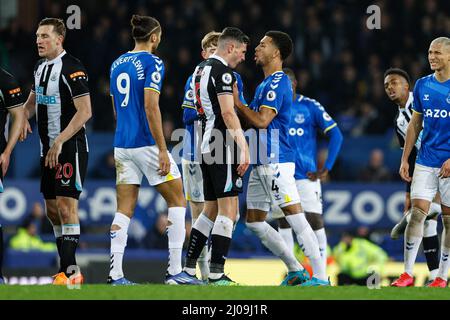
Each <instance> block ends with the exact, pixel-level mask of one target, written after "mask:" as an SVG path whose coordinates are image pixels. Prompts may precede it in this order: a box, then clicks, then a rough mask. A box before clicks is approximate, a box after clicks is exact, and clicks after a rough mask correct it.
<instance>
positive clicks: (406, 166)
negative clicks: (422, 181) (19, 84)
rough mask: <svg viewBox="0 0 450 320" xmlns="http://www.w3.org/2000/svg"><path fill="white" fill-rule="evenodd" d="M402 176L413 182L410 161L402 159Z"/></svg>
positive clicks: (405, 179)
mask: <svg viewBox="0 0 450 320" xmlns="http://www.w3.org/2000/svg"><path fill="white" fill-rule="evenodd" d="M398 173H399V174H400V177H401V178H402V179H403V180H404V181H406V182H411V177H410V176H409V163H408V161H402V163H401V165H400V170H399V171H398Z"/></svg>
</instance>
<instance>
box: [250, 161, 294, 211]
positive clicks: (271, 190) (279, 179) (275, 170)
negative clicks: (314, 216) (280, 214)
mask: <svg viewBox="0 0 450 320" xmlns="http://www.w3.org/2000/svg"><path fill="white" fill-rule="evenodd" d="M258 171H259V176H260V178H261V180H262V181H263V184H264V186H265V190H266V191H267V193H268V194H269V197H270V200H271V202H272V204H273V205H278V206H280V207H281V208H282V209H283V208H287V207H291V208H293V207H295V208H296V210H300V209H299V208H300V198H299V195H298V191H297V187H296V185H295V178H294V173H295V164H294V163H293V162H287V163H278V164H268V165H262V166H259V167H258ZM296 210H294V211H296ZM283 211H284V212H285V213H286V210H283ZM295 213H298V211H297V212H295Z"/></svg>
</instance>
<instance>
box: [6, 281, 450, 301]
mask: <svg viewBox="0 0 450 320" xmlns="http://www.w3.org/2000/svg"><path fill="white" fill-rule="evenodd" d="M24 299H26V300H47V299H48V300H55V299H56V300H114V299H119V300H428V299H432V300H450V288H445V289H442V288H423V287H417V288H390V287H382V288H381V289H372V290H370V289H368V288H366V287H357V286H348V287H320V288H301V287H276V286H272V287H271V286H236V287H212V286H168V285H153V284H147V285H137V286H128V287H111V286H108V285H83V286H81V288H80V289H68V288H67V287H64V286H60V287H56V286H52V285H44V286H37V285H35V286H18V285H14V286H13V285H11V286H8V285H5V286H0V300H24Z"/></svg>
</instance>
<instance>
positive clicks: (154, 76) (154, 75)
mask: <svg viewBox="0 0 450 320" xmlns="http://www.w3.org/2000/svg"><path fill="white" fill-rule="evenodd" d="M151 77H152V81H153V82H155V83H159V82H160V81H161V74H160V73H159V72H158V71H155V72H153V73H152V75H151Z"/></svg>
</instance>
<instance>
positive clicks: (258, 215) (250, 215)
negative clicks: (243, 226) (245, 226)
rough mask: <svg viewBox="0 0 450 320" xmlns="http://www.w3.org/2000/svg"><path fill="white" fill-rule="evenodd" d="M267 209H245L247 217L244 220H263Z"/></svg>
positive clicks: (250, 221) (249, 221)
mask: <svg viewBox="0 0 450 320" xmlns="http://www.w3.org/2000/svg"><path fill="white" fill-rule="evenodd" d="M266 217H267V211H263V210H258V209H247V217H246V222H247V223H252V222H263V221H265V220H266Z"/></svg>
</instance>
